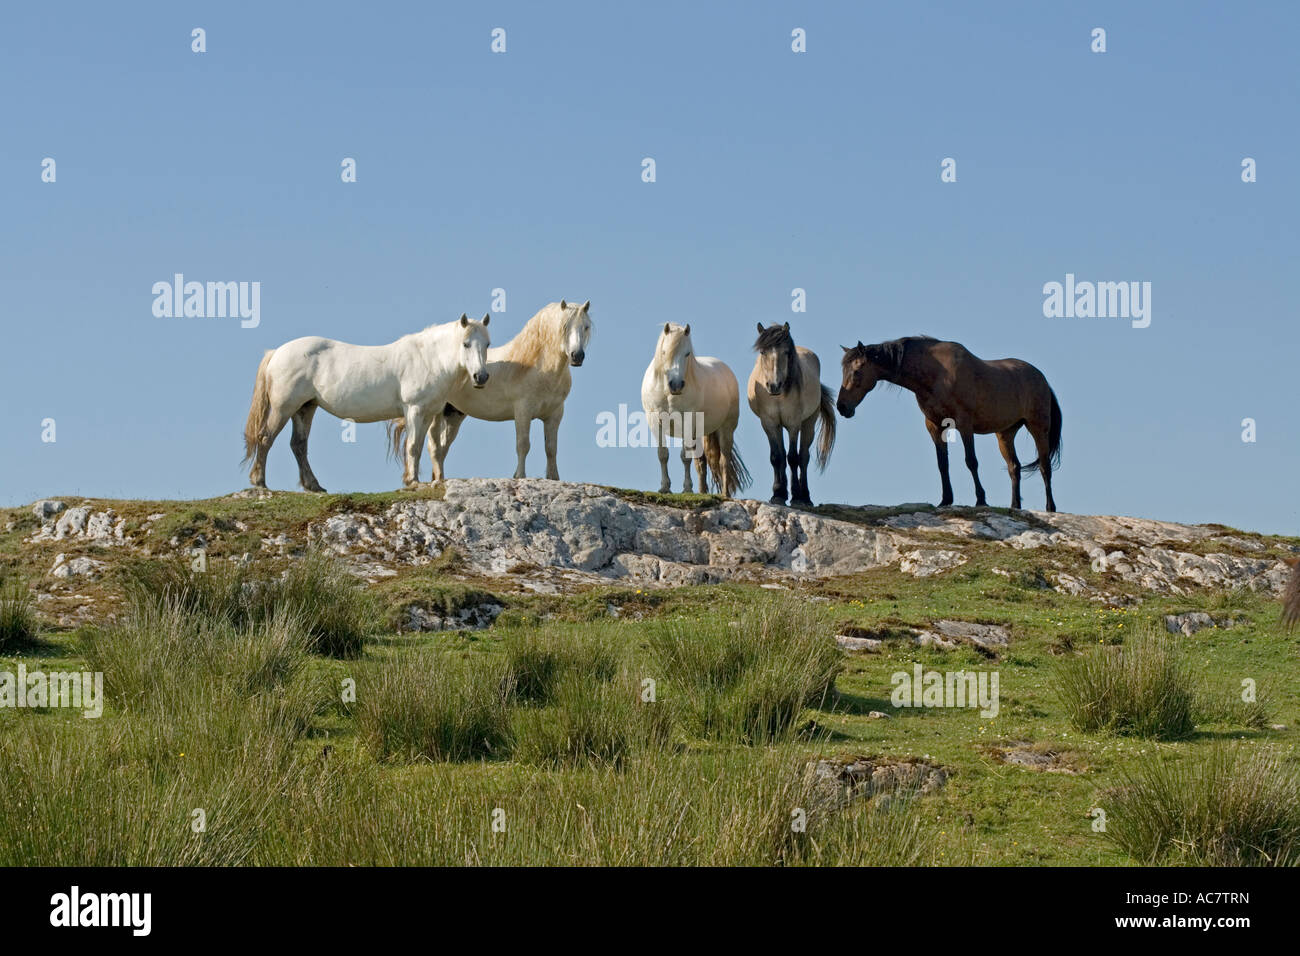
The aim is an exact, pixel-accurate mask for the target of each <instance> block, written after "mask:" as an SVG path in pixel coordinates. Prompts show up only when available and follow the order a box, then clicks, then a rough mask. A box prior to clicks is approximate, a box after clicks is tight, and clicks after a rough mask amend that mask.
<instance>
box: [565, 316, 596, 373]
mask: <svg viewBox="0 0 1300 956" xmlns="http://www.w3.org/2000/svg"><path fill="white" fill-rule="evenodd" d="M590 310H591V300H590V299H588V300H587V301H586V302H584V303H582V305H569V303H567V302H565V301H564V300H563V299H561V300H560V314H561V315H562V316H563V317H564V336H563V339H564V351H565V354H567V355H568V356H569V364H570V365H572V366H574V367H575V368H577V367H578V366H580V365H582V363H583V360H584V359H586V357H587V342H588V341H589V340H590V339H591V315H590V314H589V312H590Z"/></svg>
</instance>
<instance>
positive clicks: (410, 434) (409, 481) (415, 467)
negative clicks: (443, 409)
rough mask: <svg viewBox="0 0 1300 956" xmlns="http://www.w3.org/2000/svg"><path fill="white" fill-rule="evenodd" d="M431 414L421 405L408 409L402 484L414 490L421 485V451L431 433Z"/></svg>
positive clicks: (409, 406)
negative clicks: (429, 432)
mask: <svg viewBox="0 0 1300 956" xmlns="http://www.w3.org/2000/svg"><path fill="white" fill-rule="evenodd" d="M429 417H430V413H429V412H427V411H426V410H425V409H423V408H421V407H420V406H419V405H408V406H407V408H406V435H405V436H404V437H405V439H406V466H405V468H404V469H403V470H402V484H403V485H405V486H406V487H407V488H414V487H415V486H416V485H418V484H419V483H420V449H421V447H423V445H424V441H425V438H426V437H427V435H428V431H429Z"/></svg>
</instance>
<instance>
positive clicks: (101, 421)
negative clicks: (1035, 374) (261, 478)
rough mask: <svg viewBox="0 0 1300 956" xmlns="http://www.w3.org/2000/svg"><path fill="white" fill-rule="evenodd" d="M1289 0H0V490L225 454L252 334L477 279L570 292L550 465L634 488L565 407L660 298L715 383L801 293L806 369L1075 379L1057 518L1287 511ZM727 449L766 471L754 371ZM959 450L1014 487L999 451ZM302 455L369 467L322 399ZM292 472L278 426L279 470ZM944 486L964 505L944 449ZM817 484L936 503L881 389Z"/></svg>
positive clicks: (104, 486) (371, 474) (1290, 477)
mask: <svg viewBox="0 0 1300 956" xmlns="http://www.w3.org/2000/svg"><path fill="white" fill-rule="evenodd" d="M195 27H202V28H203V29H205V30H206V34H207V52H205V53H202V54H197V53H193V52H191V49H190V46H191V30H192V29H193V28H195ZM495 27H502V28H504V29H505V30H506V38H507V52H506V53H504V54H494V53H492V52H491V50H490V41H491V35H490V34H491V31H492V29H493V28H495ZM796 27H801V28H803V29H805V30H806V32H807V47H808V50H807V52H806V53H803V54H796V53H793V52H792V51H791V49H790V42H791V41H790V33H791V30H792V29H794V28H796ZM1094 27H1102V28H1104V29H1105V30H1106V31H1107V52H1106V53H1104V54H1098V53H1093V52H1091V50H1090V42H1091V40H1090V34H1091V31H1092V29H1093V28H1094ZM1298 27H1300V8H1297V7H1295V6H1294V5H1290V4H1276V3H1274V4H1256V3H1237V4H1232V5H1221V4H1201V3H1144V4H1127V3H1113V4H1110V3H1102V4H1089V5H1083V4H1044V3H1037V2H1026V3H988V4H978V5H976V4H969V3H950V4H940V3H907V4H865V3H817V4H811V5H810V4H794V3H783V4H782V3H743V4H742V3H657V4H654V5H648V6H644V5H637V6H632V5H628V6H626V7H625V8H624V7H623V6H621V5H615V4H609V3H590V4H578V3H568V4H565V3H560V4H545V5H542V4H536V3H519V4H507V3H489V4H474V5H470V4H455V5H452V4H446V5H444V4H424V3H420V4H416V3H411V4H384V3H371V4H362V5H354V4H346V5H338V6H334V5H331V4H328V3H322V4H313V5H311V6H310V7H308V8H301V9H300V8H296V7H290V5H288V4H284V5H278V4H264V3H261V4H254V3H228V2H227V3H220V4H216V3H213V4H201V3H198V4H175V3H166V4H164V3H156V4H129V5H104V4H99V3H93V4H92V3H85V4H66V5H57V6H54V5H40V4H29V5H22V6H19V5H6V6H5V7H4V10H3V13H0V54H2V55H0V82H2V83H3V91H4V95H3V98H2V100H0V102H2V103H3V105H0V117H2V118H3V123H2V125H0V129H3V136H2V138H0V210H2V218H3V227H2V228H0V302H3V304H4V326H5V329H4V331H5V334H4V339H3V341H4V343H5V347H4V348H3V349H0V398H2V399H3V402H2V407H3V409H4V412H5V414H4V415H2V416H0V448H3V459H2V460H0V502H3V503H4V504H8V505H13V504H19V503H23V502H26V501H30V500H33V499H35V498H37V497H42V496H47V495H75V494H84V495H94V496H106V497H107V496H113V497H183V498H196V497H206V496H210V495H216V494H222V493H226V492H229V491H233V490H236V489H238V488H240V487H244V486H245V484H246V482H247V474H246V472H245V471H242V470H241V469H240V466H239V458H240V456H241V454H242V447H241V430H242V426H243V422H244V418H245V416H246V414H247V409H248V401H249V396H250V393H251V388H252V381H253V375H254V372H255V370H256V366H257V362H258V359H259V358H260V356H261V354H262V352H263V350H265V349H267V348H273V347H275V346H276V345H279V344H281V343H283V342H285V341H288V340H290V339H292V338H295V337H297V336H301V335H307V334H319V335H325V336H329V337H332V338H338V339H344V340H347V341H353V342H361V343H368V344H378V343H382V342H387V341H391V340H393V339H395V338H397V337H398V336H399V335H402V334H404V333H406V332H409V331H413V330H415V329H417V328H421V327H423V326H424V325H427V324H430V323H433V322H441V321H447V320H450V319H453V318H455V317H456V316H458V315H460V313H461V312H462V311H468V312H470V313H471V314H478V315H481V314H482V313H483V312H484V311H486V310H487V309H488V307H489V305H490V304H491V290H492V289H494V288H504V289H505V290H506V293H507V311H506V312H504V313H501V314H498V315H494V317H493V322H492V331H493V333H494V334H495V336H496V338H497V341H498V342H501V341H504V340H505V339H506V338H508V337H509V336H510V335H512V334H513V333H514V332H515V331H517V330H518V329H519V328H520V327H521V326H522V324H523V323H524V322H525V321H526V320H527V319H528V318H529V316H531V315H532V314H533V312H535V311H536V310H537V309H538V308H540V307H541V306H542V305H544V304H545V303H547V302H550V301H554V300H556V299H559V298H561V297H567V298H569V299H573V300H578V301H581V300H583V299H588V298H589V299H591V301H592V317H593V319H594V321H595V322H596V326H597V331H596V336H595V338H594V339H593V341H592V343H591V347H590V349H589V351H588V361H587V364H586V366H585V367H583V368H581V369H577V370H575V374H574V386H573V391H572V393H571V395H570V398H569V403H568V409H567V412H566V416H565V420H564V424H563V426H562V428H561V433H560V472H561V476H562V477H564V478H566V479H569V480H589V481H596V482H601V483H607V484H617V485H623V486H629V487H640V488H654V487H657V483H658V465H657V462H656V459H655V454H654V451H653V450H649V449H644V448H641V449H634V448H599V447H597V445H596V431H597V426H596V416H597V414H598V413H600V412H602V411H606V410H610V411H613V410H616V409H617V408H618V405H619V403H626V404H628V405H629V406H630V407H632V408H637V407H639V385H640V380H641V375H642V372H643V371H644V369H645V366H646V364H647V362H648V361H649V357H650V353H651V351H652V349H653V346H654V342H655V336H656V330H657V329H658V328H659V327H660V326H662V323H663V322H664V321H669V320H671V321H678V322H690V323H691V325H692V329H693V331H694V339H695V343H696V347H697V349H698V351H699V352H701V353H704V354H710V355H716V356H718V357H720V358H722V359H723V360H724V361H726V362H728V363H729V364H730V365H731V366H732V368H733V369H734V370H735V372H736V374H737V377H738V378H739V379H740V380H741V382H742V388H743V382H744V380H745V378H746V377H747V375H748V373H749V370H750V368H751V367H752V364H753V355H752V352H751V350H750V346H751V344H752V342H753V338H754V326H755V323H756V322H763V323H765V324H766V323H770V322H776V321H787V320H789V321H790V322H791V324H792V330H793V332H794V334H795V338H796V341H798V342H799V343H800V344H801V345H806V346H808V347H810V348H812V349H813V350H815V351H817V352H818V353H819V354H820V355H821V357H822V364H823V381H824V382H826V383H827V384H829V385H831V386H832V388H838V385H839V371H838V364H839V354H840V352H839V346H840V345H841V344H851V343H853V342H855V341H857V340H858V339H862V340H863V341H866V342H874V341H881V340H884V339H889V338H895V337H898V336H901V335H907V334H913V333H918V332H925V333H929V334H931V335H935V336H938V337H941V338H950V339H955V340H957V341H960V342H962V343H964V344H965V345H966V346H967V347H968V348H970V349H971V350H972V351H973V352H975V353H976V354H977V355H981V356H983V357H986V358H998V357H1004V356H1016V357H1019V358H1023V359H1025V360H1027V361H1030V362H1032V363H1033V364H1035V365H1037V366H1038V367H1039V368H1040V369H1042V370H1043V372H1044V373H1045V374H1046V375H1047V377H1048V380H1049V381H1050V382H1051V384H1052V385H1053V387H1054V388H1055V390H1056V393H1057V395H1058V396H1059V398H1060V401H1061V405H1062V408H1063V410H1064V423H1065V425H1064V439H1065V454H1064V461H1063V467H1062V470H1061V471H1060V472H1059V473H1058V475H1057V477H1056V479H1055V492H1056V499H1057V502H1058V505H1059V506H1060V507H1061V508H1062V509H1063V510H1066V511H1075V512H1085V513H1121V514H1137V515H1144V516H1151V517H1159V518H1167V519H1172V520H1180V521H1219V522H1223V523H1226V524H1231V525H1234V526H1238V527H1244V528H1248V529H1254V530H1264V531H1275V532H1286V533H1291V534H1296V533H1300V504H1298V503H1297V501H1296V496H1295V495H1294V489H1295V488H1296V483H1297V482H1296V478H1297V465H1298V464H1300V460H1298V456H1297V453H1296V447H1297V433H1296V431H1295V427H1294V425H1293V421H1292V419H1293V418H1294V409H1295V408H1296V400H1297V388H1296V379H1297V376H1296V371H1295V370H1296V361H1297V356H1298V355H1300V332H1298V331H1297V327H1296V309H1295V296H1294V293H1295V281H1294V266H1295V262H1296V255H1297V252H1298V251H1300V241H1298V239H1297V226H1296V222H1297V218H1296V212H1297V198H1300V196H1298V191H1297V185H1296V183H1297V170H1296V169H1295V163H1296V157H1297V156H1300V130H1298V128H1297V125H1296V123H1295V122H1294V118H1295V104H1296V103H1297V101H1300V71H1297V68H1296V57H1295V52H1294V48H1293V43H1294V37H1295V36H1296V35H1297V28H1298ZM45 157H52V158H54V159H55V161H56V163H57V181H56V182H54V183H43V182H42V181H41V162H42V160H43V159H44V158H45ZM344 157H353V158H355V159H356V161H357V174H358V181H357V182H356V183H354V184H344V183H342V182H341V181H340V175H339V173H340V162H341V161H342V159H343V158H344ZM644 157H653V158H654V159H655V161H656V164H657V181H656V182H654V183H644V182H642V180H641V161H642V159H643V158H644ZM945 157H953V158H954V159H956V161H957V173H958V178H957V182H956V183H942V182H940V176H939V173H940V161H941V160H942V159H944V158H945ZM1244 157H1253V158H1254V159H1255V160H1256V161H1257V163H1258V181H1257V182H1255V183H1250V184H1246V183H1243V182H1242V181H1241V175H1240V173H1241V161H1242V159H1243V158H1244ZM177 272H182V273H184V274H185V275H186V277H187V279H195V280H200V281H208V280H213V281H231V280H233V281H258V282H260V283H261V289H262V303H261V324H260V325H259V326H258V327H257V328H255V329H244V328H241V327H240V325H239V322H238V321H237V320H231V319H194V318H190V319H185V318H171V319H160V318H156V317H155V316H154V315H153V313H152V308H151V307H152V303H153V296H152V294H151V291H150V290H151V288H152V285H153V283H155V282H157V281H160V280H169V279H170V278H171V276H172V275H173V274H174V273H177ZM1066 273H1074V274H1075V275H1076V276H1078V277H1079V278H1080V279H1091V280H1098V281H1149V282H1150V283H1151V284H1152V322H1151V325H1150V327H1149V328H1146V329H1134V328H1132V327H1131V326H1130V325H1129V323H1128V322H1127V321H1124V320H1122V319H1100V318H1093V319H1064V318H1053V319H1049V318H1045V317H1044V315H1043V310H1042V304H1043V292H1042V287H1043V284H1044V283H1046V282H1050V281H1062V280H1063V279H1064V277H1065V275H1066ZM796 287H798V288H803V289H805V290H806V293H807V311H806V313H802V314H793V313H792V312H791V310H790V301H791V290H792V289H794V288H796ZM46 418H53V419H54V420H55V422H56V424H57V441H55V442H54V443H44V442H42V441H41V434H42V428H41V422H42V420H43V419H46ZM1244 418H1253V419H1255V421H1256V423H1257V440H1256V441H1255V442H1253V443H1246V442H1243V441H1242V440H1241V435H1242V425H1241V423H1242V420H1243V419H1244ZM737 439H738V443H739V446H740V448H741V450H742V452H743V453H744V455H745V457H746V459H747V461H748V463H749V465H750V467H751V470H752V471H753V473H754V475H755V476H756V482H755V485H754V487H753V488H752V489H751V492H750V493H751V494H755V495H757V496H760V497H763V498H766V497H767V494H768V493H769V492H768V489H769V487H770V483H771V475H770V469H769V468H768V466H767V463H766V459H767V454H766V447H765V445H766V443H765V440H764V438H763V436H762V432H761V430H760V429H759V427H758V424H757V420H756V419H755V418H754V417H753V415H752V414H751V413H750V411H749V409H748V408H747V407H744V403H743V398H742V409H741V426H740V429H739V431H738V433H737ZM533 442H534V449H533V453H532V456H531V457H530V461H529V469H530V473H532V474H541V472H542V468H543V465H544V460H543V457H542V449H541V433H540V425H536V426H535V431H534V438H533ZM977 444H978V450H979V454H980V458H981V477H982V479H983V481H984V483H985V485H986V487H987V488H988V493H989V499H990V502H991V503H993V504H998V505H1005V504H1007V503H1008V501H1009V495H1010V490H1009V482H1008V480H1007V478H1006V475H1005V471H1004V469H1003V466H1002V463H1001V459H1000V456H999V455H998V452H997V445H996V441H995V440H994V438H993V437H992V436H987V437H984V438H981V439H979V441H978V443H977ZM1020 447H1021V449H1022V458H1024V457H1026V455H1028V452H1029V447H1030V446H1029V443H1028V438H1027V436H1026V435H1024V434H1022V436H1021V445H1020ZM311 457H312V463H313V467H314V469H315V472H316V474H317V475H318V476H319V477H320V479H321V482H322V483H323V484H324V485H325V487H327V488H328V489H330V490H331V491H344V490H380V489H390V488H394V487H396V486H397V485H398V484H399V479H400V465H398V464H395V463H393V462H392V461H389V460H386V459H385V457H384V451H383V430H382V427H381V426H378V425H370V426H362V427H360V429H359V435H358V440H357V441H356V443H354V444H347V443H344V442H343V441H342V440H341V439H340V428H339V424H338V422H337V421H336V420H333V419H330V418H329V417H328V416H324V415H321V416H318V417H317V421H316V425H315V429H314V431H313V434H312V448H311ZM513 468H514V442H513V434H512V426H510V425H508V424H505V425H499V424H489V423H480V422H472V421H471V422H469V423H467V424H466V425H465V427H464V429H463V430H462V432H461V437H460V439H459V441H458V443H457V444H456V446H455V447H454V448H453V450H452V452H451V454H450V456H449V458H448V472H449V474H450V475H451V476H452V477H467V476H498V475H500V476H507V475H509V474H511V473H512V471H513ZM673 474H674V481H675V482H676V481H678V480H680V479H679V470H678V469H677V468H676V467H674V469H673ZM423 475H424V476H426V477H427V475H428V461H427V458H426V459H425V460H424V471H423ZM296 482H297V469H296V467H295V465H294V463H293V458H292V455H291V453H290V451H289V448H288V441H287V435H286V436H284V437H282V439H281V440H280V441H279V442H277V444H276V446H275V448H274V449H273V450H272V452H271V458H270V466H269V483H270V485H271V487H274V488H292V487H296ZM953 483H954V486H955V488H956V493H957V501H958V503H959V504H970V503H973V500H974V492H973V489H972V486H971V482H970V476H969V474H968V473H967V472H966V471H965V469H964V468H961V467H960V466H958V465H956V464H955V465H954V468H953ZM812 492H813V497H814V500H817V501H839V502H848V503H893V502H899V501H926V500H928V501H935V500H937V499H938V495H939V478H938V475H937V473H936V470H935V467H934V460H933V451H932V446H931V445H930V441H929V437H928V436H927V434H926V432H925V429H924V427H923V423H922V419H921V414H920V412H919V411H918V409H917V408H916V405H915V402H914V401H913V400H912V398H911V396H910V395H907V394H905V393H902V392H899V391H896V390H894V391H885V390H878V391H877V392H875V393H872V394H871V395H870V396H868V398H867V399H866V401H865V402H864V404H863V405H862V407H861V408H860V409H859V413H858V415H857V416H856V417H855V418H854V419H853V420H852V421H843V420H842V421H841V422H840V438H839V443H838V446H837V447H836V450H835V454H834V456H833V458H832V460H831V464H830V467H829V468H828V470H827V472H826V474H825V475H817V474H816V473H814V474H813V476H812ZM1025 503H1026V505H1028V506H1029V507H1041V506H1042V485H1041V482H1040V481H1038V479H1036V478H1034V479H1028V480H1027V481H1026V484H1025Z"/></svg>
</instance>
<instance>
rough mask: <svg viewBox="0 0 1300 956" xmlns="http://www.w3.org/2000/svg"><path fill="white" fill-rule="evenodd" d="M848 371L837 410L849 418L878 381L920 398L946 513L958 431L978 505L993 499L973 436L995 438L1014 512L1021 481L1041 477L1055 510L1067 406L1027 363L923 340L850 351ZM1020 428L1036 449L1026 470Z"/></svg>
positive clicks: (845, 361) (917, 338) (915, 338)
mask: <svg viewBox="0 0 1300 956" xmlns="http://www.w3.org/2000/svg"><path fill="white" fill-rule="evenodd" d="M842 366H843V372H844V381H843V384H842V385H841V387H840V395H839V400H838V401H837V402H836V403H835V407H836V408H838V409H839V412H840V414H841V415H843V416H844V417H845V418H852V417H853V412H854V409H856V408H857V407H858V403H859V402H861V401H862V399H863V398H864V397H865V396H866V394H867V392H869V391H871V390H872V389H873V388H875V387H876V382H877V381H885V382H891V383H893V384H894V385H900V386H902V387H903V388H905V389H907V390H909V391H911V392H913V393H915V395H916V404H918V405H919V406H921V412H922V413H923V414H924V415H925V427H926V428H927V429H929V431H930V438H931V439H933V441H934V448H935V454H936V456H937V458H938V460H939V475H940V477H941V478H943V500H942V501H940V502H939V505H940V507H944V506H947V505H951V504H952V482H951V481H949V479H948V439H949V434H948V432H949V429H952V430H953V431H955V432H956V433H957V434H959V435H961V440H962V444H963V445H964V446H965V449H966V467H967V468H969V469H970V473H971V477H972V478H974V479H975V504H976V505H987V504H988V501H987V500H986V499H985V497H984V486H983V485H981V484H980V476H979V470H978V469H979V462H977V461H976V460H975V436H976V435H977V434H978V435H987V434H989V433H990V432H993V433H996V434H997V436H998V448H999V449H1001V451H1002V457H1003V458H1005V459H1006V461H1007V471H1008V472H1009V473H1010V475H1011V507H1012V508H1019V507H1020V476H1021V475H1022V474H1032V473H1033V472H1035V471H1041V472H1042V474H1043V486H1044V487H1045V488H1046V489H1047V510H1048V511H1055V510H1056V502H1055V501H1054V500H1053V499H1052V468H1053V467H1055V466H1059V465H1060V461H1061V406H1060V405H1059V404H1057V401H1056V393H1055V392H1053V391H1052V389H1051V387H1050V386H1049V385H1048V384H1047V379H1046V378H1045V377H1044V376H1043V373H1042V372H1040V371H1039V370H1038V369H1036V368H1034V367H1033V366H1032V365H1030V364H1029V363H1028V362H1022V361H1020V360H1019V359H997V360H995V361H991V362H988V361H985V360H984V359H981V358H977V357H975V356H974V355H972V354H971V353H970V352H968V351H967V350H966V348H965V346H962V345H959V344H958V343H956V342H940V341H938V340H937V339H932V338H930V337H929V336H924V335H918V336H910V337H908V338H903V339H894V340H893V341H891V342H881V343H880V344H879V345H863V344H862V343H861V342H859V343H858V344H857V345H856V346H854V347H853V348H845V349H844V359H843V362H842ZM1022 425H1023V426H1025V427H1026V428H1028V429H1029V434H1030V435H1032V436H1033V438H1034V444H1035V445H1036V446H1037V448H1038V458H1037V459H1035V460H1034V461H1032V462H1030V463H1029V464H1028V465H1021V464H1020V461H1019V459H1017V458H1016V445H1015V441H1016V432H1018V431H1019V430H1020V426H1022Z"/></svg>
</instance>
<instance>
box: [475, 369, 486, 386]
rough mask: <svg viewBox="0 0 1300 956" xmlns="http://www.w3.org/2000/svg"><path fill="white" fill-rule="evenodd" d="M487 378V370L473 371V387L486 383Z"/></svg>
mask: <svg viewBox="0 0 1300 956" xmlns="http://www.w3.org/2000/svg"><path fill="white" fill-rule="evenodd" d="M487 380H488V373H487V372H475V373H474V387H475V388H482V387H483V386H484V385H486V384H487Z"/></svg>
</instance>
